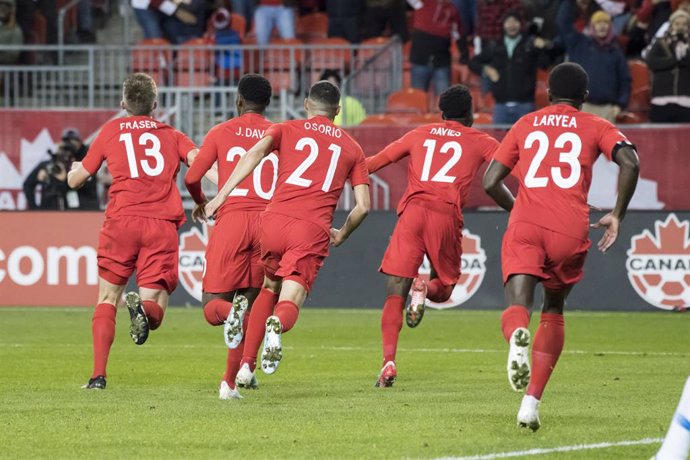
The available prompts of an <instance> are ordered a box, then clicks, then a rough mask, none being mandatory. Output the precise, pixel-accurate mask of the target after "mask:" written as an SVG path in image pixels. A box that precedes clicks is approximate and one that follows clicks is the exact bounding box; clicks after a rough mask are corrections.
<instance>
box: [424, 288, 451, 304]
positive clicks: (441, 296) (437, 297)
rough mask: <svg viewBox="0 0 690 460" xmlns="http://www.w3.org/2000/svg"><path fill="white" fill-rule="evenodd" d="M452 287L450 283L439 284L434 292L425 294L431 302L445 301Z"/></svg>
mask: <svg viewBox="0 0 690 460" xmlns="http://www.w3.org/2000/svg"><path fill="white" fill-rule="evenodd" d="M453 287H454V286H452V285H449V284H448V285H445V284H444V285H441V287H439V288H438V289H437V290H436V292H434V293H433V294H432V293H429V294H428V295H427V298H428V299H429V300H431V301H432V302H436V303H440V302H445V301H446V300H448V299H450V295H451V294H452V293H453Z"/></svg>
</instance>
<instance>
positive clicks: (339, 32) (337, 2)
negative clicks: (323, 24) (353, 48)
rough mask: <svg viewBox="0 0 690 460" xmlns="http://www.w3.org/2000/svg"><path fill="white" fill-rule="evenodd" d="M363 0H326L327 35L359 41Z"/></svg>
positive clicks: (352, 41) (354, 41) (351, 41)
mask: <svg viewBox="0 0 690 460" xmlns="http://www.w3.org/2000/svg"><path fill="white" fill-rule="evenodd" d="M364 7H365V0H348V1H346V2H343V1H342V0H326V14H328V36H329V37H339V38H344V39H345V40H347V41H349V42H350V43H359V39H360V35H359V34H360V29H361V28H362V16H363V15H364Z"/></svg>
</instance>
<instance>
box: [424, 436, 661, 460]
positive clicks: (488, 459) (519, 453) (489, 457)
mask: <svg viewBox="0 0 690 460" xmlns="http://www.w3.org/2000/svg"><path fill="white" fill-rule="evenodd" d="M661 441H663V439H662V438H644V439H638V440H636V441H618V442H599V443H596V444H576V445H574V446H561V447H551V448H544V449H529V450H516V451H513V452H494V453H492V454H480V455H472V456H470V457H442V458H439V459H437V460H493V459H496V458H511V457H525V456H528V455H544V454H553V453H559V452H575V451H579V450H594V449H608V448H611V447H625V446H642V445H645V444H658V443H660V442H661Z"/></svg>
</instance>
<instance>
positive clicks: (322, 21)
mask: <svg viewBox="0 0 690 460" xmlns="http://www.w3.org/2000/svg"><path fill="white" fill-rule="evenodd" d="M297 38H299V39H300V40H302V41H304V42H305V43H312V42H313V41H314V40H320V39H324V38H328V15H326V14H325V13H311V14H306V15H304V16H300V17H298V18H297Z"/></svg>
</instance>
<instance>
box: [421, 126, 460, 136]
mask: <svg viewBox="0 0 690 460" xmlns="http://www.w3.org/2000/svg"><path fill="white" fill-rule="evenodd" d="M429 134H434V135H436V136H446V137H460V136H462V133H461V132H460V131H455V130H454V129H450V128H439V127H437V128H431V131H429Z"/></svg>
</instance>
